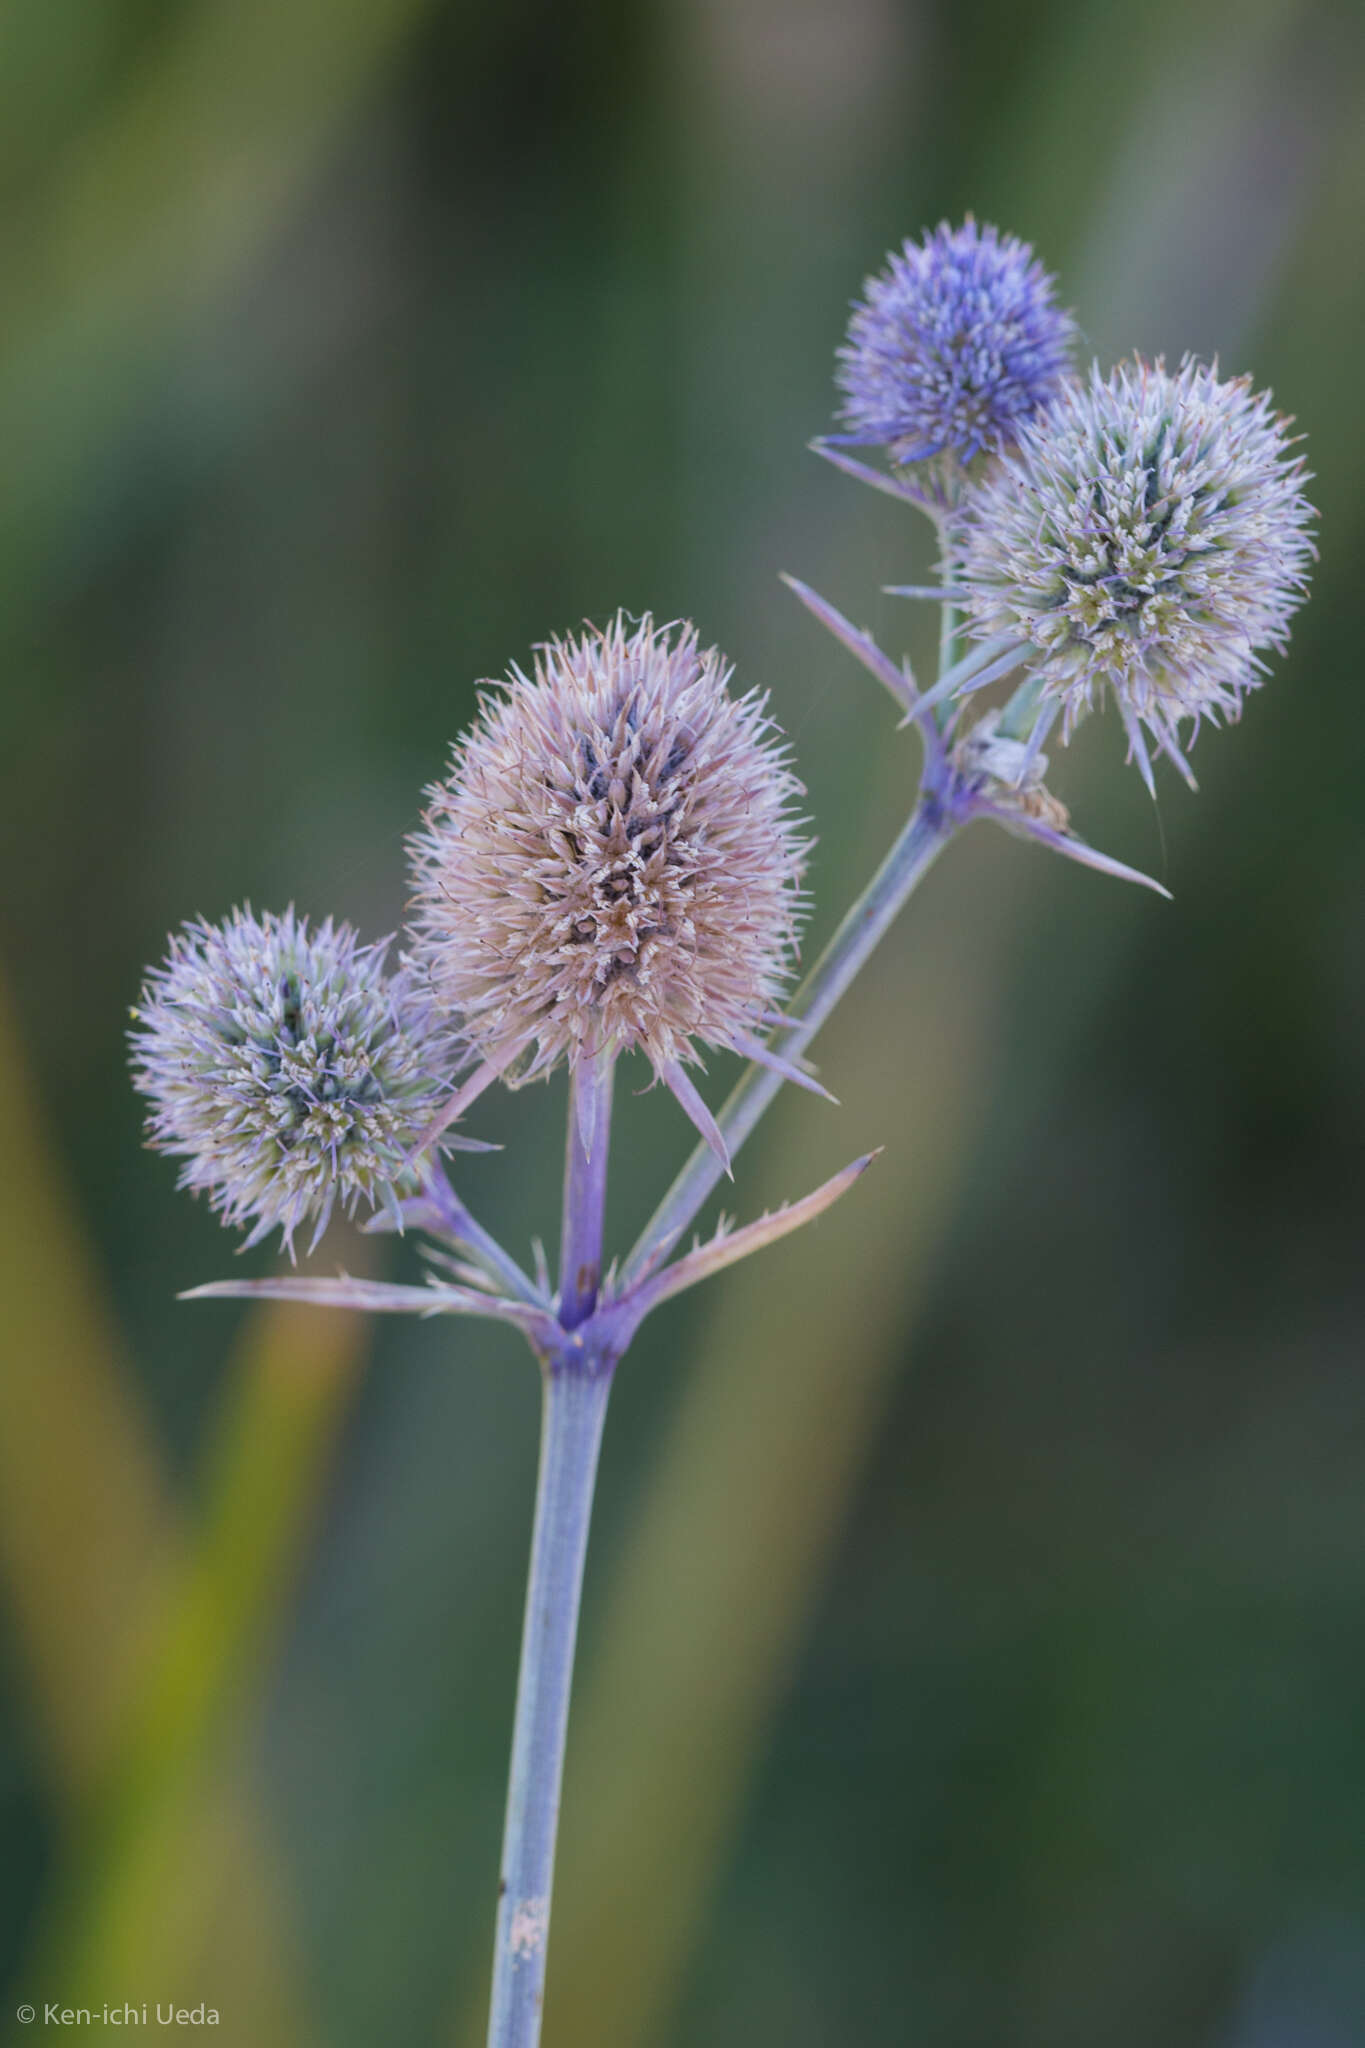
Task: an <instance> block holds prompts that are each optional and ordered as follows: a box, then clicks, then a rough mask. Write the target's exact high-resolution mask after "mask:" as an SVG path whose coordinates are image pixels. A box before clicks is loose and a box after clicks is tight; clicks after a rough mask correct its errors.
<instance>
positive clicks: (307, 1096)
mask: <svg viewBox="0 0 1365 2048" xmlns="http://www.w3.org/2000/svg"><path fill="white" fill-rule="evenodd" d="M385 951H386V944H381V945H378V946H362V945H361V944H360V943H359V941H358V939H357V937H356V934H355V932H354V931H353V930H352V929H351V928H350V926H349V925H345V924H333V923H332V921H331V920H330V919H328V920H327V922H326V923H324V924H320V925H318V926H316V927H315V928H314V929H312V930H310V929H309V927H308V923H307V920H306V919H304V918H300V917H296V916H295V915H294V912H293V911H292V910H287V911H286V912H285V913H284V915H283V916H282V917H275V916H272V915H270V914H269V913H267V914H266V915H265V916H264V917H260V918H257V917H255V916H253V915H252V912H251V910H250V908H247V909H245V910H235V911H234V912H233V913H232V915H231V917H229V918H228V919H227V920H226V922H225V923H223V924H221V925H212V924H208V923H206V922H204V921H203V920H202V919H201V920H197V921H195V922H194V923H192V924H187V925H186V926H185V927H184V929H183V930H182V931H181V932H179V933H178V934H176V936H175V937H173V938H172V940H171V944H170V951H169V953H168V954H167V957H166V959H165V961H164V962H163V963H162V965H161V966H160V967H158V968H155V969H153V970H152V971H151V973H150V974H149V975H148V977H147V981H146V984H145V986H144V988H143V991H142V996H141V999H140V1001H139V1004H138V1007H137V1009H136V1010H135V1011H134V1012H133V1016H134V1025H135V1028H134V1030H133V1032H132V1033H131V1039H132V1048H133V1070H134V1082H135V1085H136V1087H137V1088H138V1089H139V1091H140V1092H141V1093H142V1094H143V1095H145V1096H147V1097H148V1098H149V1100H150V1102H151V1111H150V1113H149V1116H148V1121H147V1133H148V1142H149V1143H150V1144H152V1145H153V1146H155V1147H156V1148H157V1149H158V1150H160V1151H163V1152H169V1153H172V1154H173V1155H175V1156H176V1157H178V1158H182V1159H183V1160H184V1162H185V1164H184V1166H183V1167H182V1169H181V1174H180V1184H181V1186H182V1187H188V1188H192V1189H194V1190H196V1191H202V1192H203V1193H205V1194H206V1195H207V1196H208V1200H209V1206H210V1208H212V1209H214V1210H215V1211H217V1212H218V1213H219V1214H220V1215H221V1217H222V1219H223V1222H224V1223H226V1224H229V1225H231V1226H233V1227H241V1226H246V1225H250V1226H251V1234H250V1236H249V1237H248V1238H247V1243H248V1244H255V1243H257V1242H258V1241H259V1240H260V1239H261V1238H263V1237H265V1236H266V1235H267V1234H268V1233H269V1232H270V1231H272V1230H274V1229H279V1230H280V1231H281V1232H282V1233H283V1238H284V1242H285V1243H286V1244H287V1245H288V1246H289V1249H290V1252H291V1254H292V1252H293V1238H294V1232H295V1231H296V1230H297V1229H298V1228H299V1227H300V1225H301V1224H303V1223H304V1222H305V1221H307V1220H308V1219H310V1218H313V1217H316V1219H317V1228H316V1231H315V1233H314V1239H313V1242H314V1243H316V1242H317V1239H318V1238H319V1237H320V1236H321V1235H322V1232H323V1230H324V1229H325V1228H326V1225H327V1221H328V1218H329V1217H330V1216H331V1213H332V1210H333V1207H334V1205H335V1204H337V1203H340V1204H341V1206H342V1207H343V1208H344V1209H345V1210H346V1211H348V1212H350V1211H353V1210H354V1208H355V1205H356V1203H357V1201H358V1200H359V1199H361V1198H362V1197H363V1198H364V1200H365V1201H367V1202H369V1203H372V1204H376V1203H381V1202H382V1203H384V1204H385V1206H386V1207H389V1208H392V1207H393V1206H394V1204H395V1201H396V1196H395V1193H394V1189H395V1185H396V1184H397V1183H399V1182H400V1181H402V1180H404V1179H405V1177H407V1176H408V1173H409V1169H408V1166H407V1161H408V1159H409V1157H410V1155H411V1152H412V1150H413V1148H414V1146H415V1145H416V1144H417V1142H418V1141H419V1139H420V1138H421V1136H422V1134H423V1132H424V1130H425V1129H426V1128H427V1127H428V1126H429V1124H430V1122H431V1119H432V1118H433V1116H434V1115H435V1114H436V1112H437V1111H438V1110H439V1108H440V1106H441V1104H442V1102H443V1100H444V1099H445V1097H446V1096H447V1095H448V1093H449V1090H450V1080H449V1075H450V1073H451V1071H452V1070H453V1067H454V1065H455V1060H454V1057H453V1053H452V1047H451V1042H450V1035H449V1030H448V1027H447V1026H445V1025H443V1024H441V1023H440V1022H439V1021H438V1020H437V1019H436V1017H435V1015H434V1013H433V1011H432V1010H431V1007H430V1005H429V1004H428V1003H426V1001H425V1000H424V999H423V998H422V997H420V996H419V995H418V993H417V991H416V990H415V989H414V988H413V987H412V985H411V983H410V980H409V977H408V976H407V974H406V973H405V972H403V971H400V972H399V973H397V974H393V975H390V974H388V973H386V972H385V967H384V954H385Z"/></svg>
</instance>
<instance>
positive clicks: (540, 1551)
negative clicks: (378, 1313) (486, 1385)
mask: <svg viewBox="0 0 1365 2048" xmlns="http://www.w3.org/2000/svg"><path fill="white" fill-rule="evenodd" d="M611 1088H612V1061H611V1059H610V1057H609V1056H604V1057H603V1058H601V1059H597V1060H591V1061H583V1062H581V1063H580V1064H579V1065H578V1066H577V1067H576V1068H575V1069H574V1073H573V1079H572V1081H571V1083H570V1099H569V1132H568V1143H567V1147H566V1158H565V1170H564V1225H563V1236H562V1240H561V1254H560V1285H559V1296H560V1298H559V1318H560V1323H561V1326H562V1328H563V1332H564V1335H563V1341H562V1342H561V1343H560V1344H558V1345H557V1346H556V1348H555V1350H554V1352H553V1353H552V1354H551V1355H550V1356H549V1357H548V1358H546V1359H545V1360H544V1361H543V1364H542V1375H543V1381H544V1394H543V1401H542V1409H541V1418H542V1419H541V1436H540V1469H539V1473H538V1476H537V1479H536V1514H535V1526H534V1529H533V1531H532V1535H531V1570H530V1578H529V1581H528V1584H527V1588H526V1616H525V1620H524V1622H523V1624H522V1634H521V1669H520V1672H519V1674H518V1678H517V1707H516V1722H515V1726H514V1729H513V1734H512V1769H511V1777H510V1781H509V1784H508V1788H507V1821H506V1826H505V1828H504V1831H503V1844H502V1877H501V1882H500V1884H499V1887H498V1926H497V1936H496V1940H495V1944H494V1950H493V2002H492V2009H491V2012H490V2014H489V2020H488V2048H536V2044H537V2043H538V2042H539V2040H540V2019H541V2007H542V2003H543V1999H544V1994H545V1956H546V1949H547V1946H548V1942H549V1933H550V1891H551V1885H552V1882H553V1877H554V1861H555V1836H556V1833H557V1831H558V1827H559V1793H560V1785H561V1782H562V1779H563V1775H564V1744H565V1738H566V1735H567V1732H568V1725H569V1693H570V1689H571V1687H572V1683H573V1661H574V1645H575V1643H576V1641H577V1637H578V1609H579V1602H580V1599H581V1596H582V1591H583V1566H584V1563H585V1561H586V1558H587V1554H588V1524H589V1522H590V1520H591V1518H592V1499H593V1488H594V1486H595V1484H596V1479H597V1455H598V1451H599V1450H600V1448H601V1443H602V1425H603V1423H604V1421H605V1420H606V1413H607V1397H608V1395H609V1394H610V1392H611V1379H612V1367H613V1364H614V1360H613V1359H612V1358H610V1357H607V1356H603V1355H600V1354H598V1353H596V1352H594V1350H593V1348H592V1347H591V1346H590V1345H587V1344H585V1343H584V1342H583V1339H582V1338H581V1336H577V1335H575V1332H576V1330H577V1328H578V1325H579V1324H580V1323H582V1322H584V1321H585V1320H586V1319H587V1317H588V1316H590V1315H591V1313H592V1310H593V1307H594V1305H595V1303H596V1300H597V1289H598V1283H599V1280H600V1276H601V1269H602V1212H603V1204H604V1201H605V1197H606V1185H607V1145H608V1139H609V1136H610V1129H611Z"/></svg>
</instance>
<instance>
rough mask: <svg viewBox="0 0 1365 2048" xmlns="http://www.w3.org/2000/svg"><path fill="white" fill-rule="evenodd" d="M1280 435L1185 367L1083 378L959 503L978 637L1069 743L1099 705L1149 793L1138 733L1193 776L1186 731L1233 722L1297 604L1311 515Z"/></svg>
mask: <svg viewBox="0 0 1365 2048" xmlns="http://www.w3.org/2000/svg"><path fill="white" fill-rule="evenodd" d="M1287 427H1288V422H1287V421H1285V420H1283V419H1281V418H1280V417H1278V416H1277V415H1276V414H1275V413H1273V412H1272V411H1271V405H1270V394H1269V393H1268V392H1264V391H1262V392H1254V391H1253V390H1252V388H1251V380H1250V379H1249V378H1247V377H1238V378H1234V379H1232V380H1230V381H1227V382H1223V381H1220V379H1219V377H1218V374H1217V370H1216V368H1213V369H1211V368H1209V367H1208V366H1207V365H1205V364H1202V363H1198V362H1196V361H1194V360H1193V359H1192V358H1186V360H1185V361H1184V362H1183V363H1182V364H1181V367H1180V369H1179V371H1178V372H1177V373H1176V374H1175V375H1171V374H1170V373H1169V372H1168V371H1167V370H1166V368H1165V365H1164V364H1163V363H1162V362H1160V361H1157V362H1155V363H1145V362H1141V361H1136V362H1131V363H1124V364H1121V365H1120V366H1119V368H1118V369H1116V370H1114V371H1113V372H1112V373H1111V374H1110V375H1109V376H1108V377H1103V376H1101V374H1100V372H1099V369H1098V367H1096V368H1095V369H1094V370H1093V371H1092V373H1091V376H1090V378H1089V380H1088V381H1087V382H1078V383H1075V384H1072V385H1070V386H1068V387H1067V389H1066V390H1065V391H1064V392H1063V394H1062V396H1061V397H1060V398H1059V400H1058V401H1057V403H1056V405H1055V406H1053V407H1052V409H1051V410H1050V411H1049V412H1048V413H1047V414H1046V415H1043V416H1041V417H1040V418H1038V419H1037V420H1035V421H1033V422H1031V423H1030V424H1029V425H1028V426H1027V427H1026V428H1025V429H1024V430H1023V432H1022V433H1021V435H1020V439H1019V445H1018V447H1017V449H1016V450H1015V451H1014V452H1013V454H1012V455H1010V456H1009V457H1008V458H1007V459H1006V460H1005V462H1004V463H1003V464H1002V465H1001V467H1000V469H999V470H998V471H997V472H996V473H994V474H993V475H991V476H988V477H986V478H984V479H983V480H982V482H981V483H980V484H979V485H977V486H976V488H975V489H974V490H973V491H972V493H971V494H970V497H969V499H968V501H967V504H966V507H965V515H964V523H963V528H962V531H961V534H960V536H959V542H960V548H961V556H960V561H959V565H958V567H959V580H960V581H961V582H962V583H963V584H964V585H965V586H966V588H967V591H968V593H969V595H968V599H967V602H968V606H969V609H970V612H971V615H972V618H973V621H974V624H975V627H976V630H977V631H978V632H979V633H980V634H981V635H982V636H983V637H991V636H994V635H996V634H1002V633H1004V634H1010V635H1013V636H1015V637H1016V638H1017V639H1019V640H1021V641H1023V642H1024V643H1025V644H1026V647H1027V648H1028V650H1029V658H1030V661H1031V664H1032V666H1033V668H1034V673H1035V675H1036V676H1037V678H1038V679H1039V681H1040V682H1041V685H1042V699H1043V703H1044V707H1045V711H1047V712H1050V713H1051V714H1052V715H1055V714H1056V712H1057V711H1058V710H1060V711H1061V712H1062V713H1063V714H1064V719H1065V724H1064V732H1065V733H1066V734H1067V735H1069V734H1070V732H1071V730H1072V729H1073V728H1074V726H1075V723H1076V721H1077V719H1078V718H1080V717H1082V716H1083V715H1084V714H1085V713H1086V712H1087V711H1089V710H1090V709H1091V707H1092V705H1093V704H1094V703H1095V702H1096V701H1097V699H1098V698H1100V697H1101V696H1102V695H1103V693H1104V691H1105V689H1106V688H1108V689H1110V690H1112V692H1113V694H1114V698H1115V701H1116V702H1117V704H1118V707H1119V711H1120V714H1121V716H1122V718H1123V723H1124V728H1125V730H1126V732H1127V734H1128V739H1129V744H1130V748H1131V750H1132V752H1133V753H1134V754H1135V755H1136V756H1137V759H1138V762H1139V765H1140V766H1141V768H1142V771H1143V774H1144V776H1145V778H1146V780H1147V782H1148V784H1149V786H1150V784H1151V765H1150V761H1149V759H1148V754H1147V748H1146V744H1145V741H1144V738H1143V728H1144V727H1145V729H1146V731H1147V732H1149V733H1150V734H1151V736H1152V739H1153V740H1154V741H1155V743H1156V745H1157V746H1158V747H1159V748H1160V749H1161V750H1162V751H1164V752H1165V753H1166V754H1168V755H1169V756H1170V757H1171V759H1172V760H1173V761H1174V762H1175V763H1176V764H1177V766H1178V767H1179V768H1180V769H1181V771H1182V773H1184V774H1185V775H1186V776H1187V777H1188V776H1189V769H1188V766H1187V764H1186V762H1185V759H1184V755H1183V753H1182V751H1181V747H1180V743H1179V737H1178V734H1179V727H1180V724H1181V721H1182V720H1191V721H1192V722H1193V727H1194V732H1195V733H1197V732H1198V728H1199V722H1200V720H1201V719H1204V718H1212V719H1215V720H1216V719H1217V717H1218V716H1219V714H1220V713H1221V714H1222V715H1224V716H1226V717H1229V718H1235V717H1236V716H1237V714H1238V712H1239V711H1240V710H1241V705H1242V698H1243V694H1244V693H1245V692H1246V691H1247V690H1250V689H1254V688H1255V687H1256V686H1257V684H1258V683H1259V682H1260V681H1261V678H1262V674H1263V672H1264V671H1263V664H1262V663H1261V661H1260V660H1259V655H1260V653H1261V652H1262V650H1264V649H1266V648H1274V649H1276V650H1279V651H1282V650H1283V648H1284V645H1285V642H1286V640H1287V638H1288V631H1289V621H1290V618H1291V616H1292V615H1293V613H1294V611H1295V610H1296V608H1297V607H1298V605H1299V604H1300V603H1301V602H1302V600H1303V597H1304V595H1305V593H1306V590H1307V585H1308V568H1309V563H1310V561H1311V559H1312V556H1313V544H1312V539H1311V536H1310V534H1309V531H1308V527H1309V522H1310V520H1311V518H1312V516H1313V515H1312V507H1311V506H1310V505H1309V504H1308V502H1307V500H1306V499H1305V498H1304V496H1303V492H1302V489H1301V486H1302V484H1303V483H1304V481H1305V475H1304V470H1303V465H1302V462H1301V461H1300V460H1299V459H1298V458H1297V457H1296V456H1295V455H1294V454H1293V452H1292V446H1291V443H1290V440H1289V437H1288V432H1287ZM1191 737H1193V734H1192V735H1191Z"/></svg>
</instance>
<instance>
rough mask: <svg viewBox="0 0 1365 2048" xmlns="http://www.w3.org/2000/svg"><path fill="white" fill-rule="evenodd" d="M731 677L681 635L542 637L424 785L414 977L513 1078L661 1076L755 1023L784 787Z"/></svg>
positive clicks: (782, 850)
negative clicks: (634, 1064) (448, 761)
mask: <svg viewBox="0 0 1365 2048" xmlns="http://www.w3.org/2000/svg"><path fill="white" fill-rule="evenodd" d="M729 676H730V668H729V665H728V664H727V663H726V662H725V660H724V659H723V657H722V656H721V655H720V654H719V653H717V652H716V650H715V649H714V648H707V649H702V648H699V646H698V643H697V633H696V630H695V628H694V627H692V626H690V625H684V626H669V627H660V628H656V627H655V626H654V624H653V622H652V621H651V620H650V619H649V618H648V617H646V618H644V619H642V620H641V621H640V622H639V623H638V624H637V625H635V626H633V627H632V626H631V625H630V624H628V623H627V621H626V620H625V618H624V617H621V616H618V617H617V618H616V620H615V621H614V622H613V623H612V624H611V625H610V626H608V627H607V628H606V629H605V630H604V631H599V630H598V629H596V628H594V627H589V628H587V629H586V630H585V631H584V632H583V633H582V634H581V635H580V636H578V637H575V638H570V639H563V640H552V641H550V642H549V643H548V644H546V645H545V646H543V647H541V648H539V649H538V651H537V655H536V661H535V668H534V674H533V676H531V677H527V676H526V675H524V674H523V673H522V672H521V671H520V670H519V669H513V670H512V671H511V674H510V679H509V680H508V682H507V683H506V684H505V685H503V686H501V688H502V694H501V695H496V696H495V695H491V694H490V695H487V696H485V697H484V699H483V702H482V709H481V715H480V718H479V721H478V723H477V724H476V725H475V727H474V728H473V730H472V731H471V732H470V733H469V734H468V735H467V736H466V737H465V738H464V739H463V740H462V741H460V742H459V743H458V744H457V746H456V749H455V758H454V765H453V768H452V771H451V774H450V777H449V779H448V780H447V781H446V782H445V783H444V784H441V785H438V786H437V787H436V788H435V789H433V790H431V791H429V792H428V794H429V797H430V809H429V810H428V812H427V813H426V818H425V830H424V831H423V832H422V833H421V834H419V835H418V836H417V837H416V838H415V840H414V841H413V856H414V865H415V873H416V898H415V913H414V931H415V935H416V936H415V944H414V950H413V961H414V965H415V966H416V967H418V968H420V970H421V971H422V973H423V974H424V976H425V979H426V982H427V985H428V986H429V988H430V989H431V992H432V994H433V996H434V998H435V999H436V1001H437V1002H438V1003H439V1004H441V1005H442V1006H444V1007H445V1008H447V1009H449V1010H450V1011H451V1012H452V1013H453V1014H454V1015H455V1016H456V1017H457V1018H458V1020H459V1023H460V1027H461V1029H462V1031H463V1032H464V1034H465V1035H466V1037H467V1038H468V1039H469V1041H470V1042H471V1044H472V1045H473V1046H474V1048H475V1049H476V1050H477V1051H478V1052H479V1053H480V1054H481V1055H482V1056H483V1058H484V1059H485V1060H488V1061H493V1062H496V1063H497V1064H498V1066H499V1067H500V1068H501V1069H503V1070H508V1071H509V1072H510V1071H512V1070H515V1078H517V1079H519V1080H525V1079H529V1078H531V1077H532V1076H534V1075H538V1074H542V1073H547V1072H548V1071H549V1070H550V1068H552V1067H553V1066H554V1065H555V1064H556V1063H557V1062H558V1061H559V1060H561V1059H564V1058H568V1059H570V1060H576V1059H578V1058H580V1057H591V1056H596V1055H598V1054H599V1053H616V1052H624V1051H629V1050H631V1049H632V1048H634V1047H638V1048H639V1049H640V1050H641V1051H643V1052H644V1053H645V1054H647V1056H648V1057H649V1059H650V1061H651V1062H652V1063H653V1065H654V1068H655V1071H656V1072H657V1073H659V1074H660V1075H662V1076H663V1077H664V1078H665V1079H668V1080H669V1082H670V1085H674V1082H673V1079H672V1076H673V1075H674V1074H675V1073H676V1072H677V1070H678V1068H679V1064H680V1063H682V1062H685V1061H687V1060H689V1059H695V1057H696V1054H695V1051H694V1049H693V1046H692V1040H693V1039H694V1038H696V1039H700V1040H701V1041H702V1042H703V1043H705V1044H710V1045H719V1046H733V1045H743V1044H744V1043H745V1041H746V1038H747V1036H748V1034H751V1033H754V1032H760V1031H762V1030H764V1029H765V1026H766V1021H767V1012H768V1011H769V1009H770V1007H771V1005H772V1003H773V1001H774V1000H775V998H776V996H777V994H778V992H779V990H780V988H781V986H782V984H783V982H784V980H785V978H786V975H787V973H788V971H789V967H790V963H791V955H792V946H793V940H794V934H795V928H796V923H797V916H798V911H799V908H800V902H801V898H800V891H799V882H800V876H801V872H802V867H803V864H804V856H805V851H806V847H805V843H804V841H803V840H802V839H801V837H800V835H799V831H798V823H797V820H796V819H795V818H794V817H793V815H792V804H793V800H794V798H795V797H796V796H797V794H798V793H799V790H800V784H799V783H798V782H797V781H796V779H795V777H794V776H793V775H792V773H791V771H790V769H789V768H788V766H787V754H786V750H785V748H784V747H783V746H782V745H781V744H780V742H779V741H778V740H777V738H776V737H775V735H774V731H773V727H772V725H771V722H770V720H769V719H768V717H767V714H766V709H765V700H764V698H762V697H761V696H759V695H758V694H757V693H756V692H753V691H751V692H750V693H749V694H748V695H746V696H743V697H732V696H731V695H730V694H729V691H728V690H727V688H726V685H727V682H728V680H729ZM675 1092H681V1091H679V1090H678V1089H677V1088H676V1087H675Z"/></svg>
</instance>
